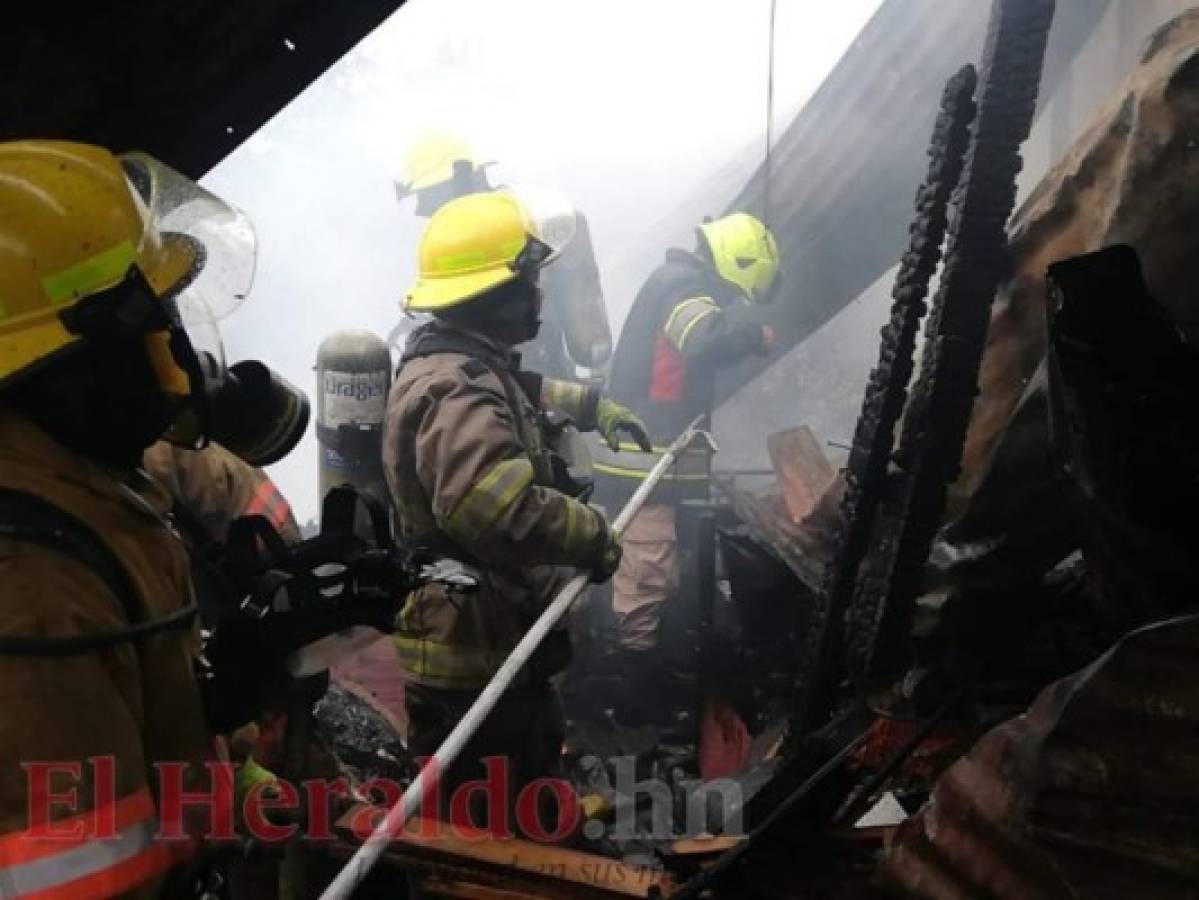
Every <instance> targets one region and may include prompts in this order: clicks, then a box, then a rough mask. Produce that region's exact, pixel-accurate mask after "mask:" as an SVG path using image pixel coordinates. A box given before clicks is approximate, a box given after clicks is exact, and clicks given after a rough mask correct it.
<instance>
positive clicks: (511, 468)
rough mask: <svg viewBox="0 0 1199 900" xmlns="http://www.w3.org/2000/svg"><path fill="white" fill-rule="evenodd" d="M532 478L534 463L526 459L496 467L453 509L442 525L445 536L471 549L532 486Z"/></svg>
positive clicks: (519, 458)
mask: <svg viewBox="0 0 1199 900" xmlns="http://www.w3.org/2000/svg"><path fill="white" fill-rule="evenodd" d="M533 477H534V476H533V464H532V463H531V462H530V461H529V458H528V457H527V456H521V457H517V458H515V459H506V460H504V461H503V462H501V463H498V464H496V465H495V466H494V467H492V469H491V471H490V472H488V473H487V474H486V475H484V476H483V477H482V478H481V479H480V480H479V482H478V484H476V485H475V486H474V487H473V488H471V489H470V491H469V493H467V495H466V496H465V497H463V498H462V499H461V500H460V501H459V502H458V505H457V506H456V507H454V511H453V512H451V513H450V515H449V517H448V518H447V519H446V521H445V522H444V524H443V526H442V527H443V528H444V530H445V532H446V534H448V535H449V536H450V537H451V538H452V539H453V540H455V541H458V542H459V543H460V544H463V545H465V546H468V547H469V546H470V545H471V544H472V543H473V541H474V540H477V539H478V537H479V536H480V535H482V534H485V533H487V532H488V531H490V530H491V528H492V526H494V525H495V523H496V521H497V520H498V519H499V517H500V516H502V515H503V514H504V512H505V511H506V510H507V509H508V507H509V506H511V505H512V504H513V503H515V502H516V500H517V498H519V497H520V495H521V494H522V493H523V492H524V491H525V490H526V489H527V488H528V487H529V486H530V485H531V484H532V483H533Z"/></svg>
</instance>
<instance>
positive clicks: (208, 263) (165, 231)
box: [121, 153, 258, 321]
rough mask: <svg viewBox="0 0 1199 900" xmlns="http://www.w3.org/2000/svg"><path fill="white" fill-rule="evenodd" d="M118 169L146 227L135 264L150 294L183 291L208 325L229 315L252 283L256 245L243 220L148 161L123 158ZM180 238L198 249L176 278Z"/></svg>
mask: <svg viewBox="0 0 1199 900" xmlns="http://www.w3.org/2000/svg"><path fill="white" fill-rule="evenodd" d="M121 164H122V166H123V167H124V169H125V174H126V176H127V177H128V178H129V182H130V184H131V185H133V187H134V189H135V194H136V197H137V198H138V200H140V206H141V211H142V214H143V216H144V221H145V225H146V228H145V230H144V232H143V238H142V245H141V246H140V247H138V265H139V266H140V267H141V269H142V271H143V272H145V273H146V277H147V278H148V279H149V280H150V282H151V284H153V285H154V288H155V290H157V291H158V292H159V294H160V295H164V294H167V293H173V294H179V293H180V291H181V290H182V289H183V288H186V290H187V292H188V294H189V295H191V296H192V297H193V298H195V300H196V301H198V302H199V303H200V305H201V307H202V308H203V309H205V310H206V311H207V312H206V314H207V315H208V316H210V317H211V318H212V319H213V320H214V321H217V320H220V319H223V318H224V317H225V316H227V315H229V314H230V313H231V312H233V310H235V309H236V308H237V307H238V306H239V305H241V303H242V302H243V301H244V300H245V299H246V297H247V295H248V294H249V292H250V287H251V285H253V283H254V270H255V266H256V264H257V258H258V242H257V238H256V236H255V234H254V226H253V225H252V224H251V223H250V220H249V218H247V217H246V215H245V213H243V212H242V211H241V210H239V209H237V208H236V207H234V206H232V205H230V204H228V203H226V202H225V201H224V200H222V199H221V198H219V197H217V196H216V195H215V194H212V193H210V192H209V191H206V190H205V189H204V188H202V187H201V186H200V185H198V184H196V183H195V182H194V181H192V180H191V179H190V178H188V177H187V176H185V175H182V174H180V173H179V172H176V171H175V170H174V169H172V168H171V167H170V166H167V165H164V164H163V163H161V162H159V161H158V160H156V159H154V158H153V157H150V156H146V155H145V154H143V153H127V154H124V155H123V156H122V157H121ZM180 236H182V238H185V239H187V242H188V243H190V244H191V245H192V247H193V248H199V255H198V257H197V258H196V259H194V260H193V261H192V264H191V265H189V266H188V267H187V268H186V272H185V273H184V274H183V275H182V276H180V272H181V270H182V269H183V268H184V267H183V266H182V265H181V262H180V259H179V256H178V250H179V247H180V246H181V245H182V243H183V242H182V241H181V239H180Z"/></svg>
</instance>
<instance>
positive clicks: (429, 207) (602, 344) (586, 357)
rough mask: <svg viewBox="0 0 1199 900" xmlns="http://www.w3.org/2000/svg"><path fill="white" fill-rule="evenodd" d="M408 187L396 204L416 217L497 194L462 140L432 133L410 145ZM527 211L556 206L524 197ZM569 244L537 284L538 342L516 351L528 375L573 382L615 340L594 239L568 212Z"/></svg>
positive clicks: (595, 365) (555, 198)
mask: <svg viewBox="0 0 1199 900" xmlns="http://www.w3.org/2000/svg"><path fill="white" fill-rule="evenodd" d="M404 169H405V180H404V181H403V182H402V183H399V184H398V185H397V194H398V196H399V197H400V198H401V199H404V198H406V197H408V196H409V195H412V196H415V198H416V207H415V213H416V215H418V216H421V217H428V216H431V215H433V214H434V213H435V212H437V210H439V209H440V208H441V207H442V206H444V205H445V204H446V203H448V202H449V201H450V200H453V199H454V198H456V197H462V196H465V195H467V194H472V193H477V192H482V191H490V190H497V189H500V190H502V188H497V187H496V186H494V185H492V184H491V182H490V179H489V178H488V175H487V168H486V164H485V163H483V162H482V161H480V159H479V158H478V156H477V154H476V153H475V150H474V148H473V147H471V145H470V144H469V143H467V142H466V141H465V140H463V139H462V138H461V137H459V136H456V135H453V134H446V133H432V134H428V135H425V136H424V137H423V138H421V139H420V140H417V141H415V142H414V143H413V144H412V146H411V147H410V148H409V150H408V153H407V155H406V158H405V160H404ZM522 193H523V194H524V202H525V203H526V204H528V203H529V201H530V200H531V199H532V195H533V194H534V193H537V194H539V195H540V198H539V199H543V200H544V201H545V202H548V203H561V202H563V201H562V198H561V197H560V195H557V194H555V193H554V192H552V191H537V192H534V191H531V190H528V189H525V190H523V191H522ZM569 228H570V230H571V232H572V233H573V237H572V238H571V239H570V240H569V242H567V241H562V240H559V241H558V243H559V244H562V245H563V247H562V252H561V253H560V254H559V256H558V257H557V259H556V261H555V263H554V266H553V267H552V268H550V269H547V270H546V271H545V273H544V274H543V276H542V282H541V287H542V290H543V291H544V293H545V295H546V297H548V298H549V300H550V302H549V303H548V304H547V305H546V309H545V311H544V321H543V322H542V325H541V331H540V332H539V334H538V336H537V337H536V338H535V339H533V340H531V341H529V342H527V343H526V344H525V345H524V346H522V347H521V351H522V355H523V358H524V361H525V364H526V365H527V366H528V367H529V368H530V369H532V370H533V371H536V372H540V373H541V374H543V375H548V376H553V377H555V378H562V379H572V378H574V377H575V367H576V366H581V367H583V368H585V369H589V370H592V371H593V372H594V371H596V370H598V369H599V368H600V367H601V366H602V365H603V364H604V363H605V362H607V361H608V358H609V357H610V356H611V354H612V333H611V329H610V328H609V325H608V314H607V310H606V308H605V306H604V296H603V290H602V288H601V286H600V278H599V268H598V266H597V265H596V261H595V251H594V249H593V247H592V243H591V231H590V228H589V227H588V225H587V219H586V217H585V216H583V214H582V213H578V212H572V216H571V217H570V221H569Z"/></svg>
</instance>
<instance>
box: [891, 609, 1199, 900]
mask: <svg viewBox="0 0 1199 900" xmlns="http://www.w3.org/2000/svg"><path fill="white" fill-rule="evenodd" d="M881 876H882V879H883V881H884V882H885V884H886V885H887V886H888V887H889V888H890V889H891V890H893V891H894V892H895V893H897V894H900V895H903V896H909V897H927V898H937V900H956V898H961V900H967V898H975V897H982V896H985V897H993V898H997V900H1008V898H1010V900H1017V898H1019V900H1057V898H1062V897H1086V898H1088V900H1108V898H1111V900H1115V898H1127V897H1137V898H1154V900H1157V898H1161V900H1173V898H1179V900H1182V898H1184V897H1185V898H1194V896H1195V886H1196V884H1199V616H1191V617H1187V618H1184V619H1176V620H1172V621H1169V622H1165V623H1161V624H1157V625H1153V626H1150V627H1148V628H1145V629H1142V630H1140V631H1137V632H1134V633H1133V634H1131V635H1129V636H1128V637H1126V638H1125V639H1124V640H1122V641H1121V642H1120V643H1119V644H1118V645H1117V646H1116V647H1114V648H1113V649H1112V650H1111V651H1109V652H1108V653H1107V654H1105V655H1104V656H1103V657H1102V658H1100V659H1099V660H1098V661H1096V662H1095V663H1093V664H1092V665H1091V666H1089V667H1088V668H1086V669H1084V670H1083V671H1081V672H1079V673H1078V674H1076V675H1074V676H1071V677H1070V678H1067V679H1065V680H1063V681H1060V682H1057V683H1056V684H1052V685H1050V686H1049V687H1047V688H1045V690H1044V691H1042V693H1041V695H1040V696H1039V697H1038V698H1037V700H1036V701H1035V702H1034V703H1033V705H1032V706H1031V707H1030V708H1029V710H1028V712H1027V713H1026V714H1024V715H1022V716H1019V717H1018V718H1016V719H1013V720H1011V721H1009V722H1006V723H1005V724H1003V725H1001V726H999V727H998V728H996V729H994V730H993V731H991V732H990V733H989V734H987V735H986V736H984V737H983V738H982V739H981V740H980V741H979V742H978V743H977V744H976V745H975V746H974V748H973V749H972V750H971V751H970V752H969V753H968V754H967V755H966V756H965V757H963V758H962V759H961V760H959V761H958V762H957V763H956V764H954V766H953V767H951V768H950V769H949V770H948V771H947V772H946V773H945V774H944V775H943V776H942V777H941V779H940V780H939V781H938V782H937V785H936V788H935V789H934V791H933V796H932V799H931V800H930V802H929V803H928V804H927V805H926V806H925V807H924V808H923V809H922V810H921V811H920V812H919V813H918V814H917V815H916V816H914V817H913V818H912V819H910V820H909V821H907V822H905V823H904V824H903V825H902V826H900V828H899V831H898V832H897V834H896V836H895V839H894V842H893V844H892V846H891V848H890V850H889V852H888V853H887V856H886V859H885V861H884V863H883V866H882V870H881Z"/></svg>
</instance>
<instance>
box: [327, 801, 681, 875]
mask: <svg viewBox="0 0 1199 900" xmlns="http://www.w3.org/2000/svg"><path fill="white" fill-rule="evenodd" d="M384 815H386V811H385V810H383V809H381V808H380V807H375V806H371V805H369V804H358V805H357V806H355V807H352V808H351V809H350V810H349V811H348V812H346V814H345V815H343V816H342V817H341V818H340V819H338V821H337V824H336V826H335V828H336V829H337V831H338V833H339V834H340V835H342V836H343V838H345V839H346V840H350V841H353V842H356V843H360V842H361V841H362V839H363V837H364V836H365V835H366V834H367V833H369V831H371V830H373V829H374V828H375V826H376V825H377V824H378V823H379V822H380V821H381V820H382V818H383V816H384ZM392 848H393V849H394V851H395V852H396V853H399V854H402V855H416V856H419V857H421V858H425V857H429V858H444V859H446V860H447V861H449V862H451V863H454V862H456V863H458V864H462V863H464V862H466V863H470V864H473V865H474V866H476V867H490V868H491V869H492V871H493V872H494V871H496V870H498V871H502V872H507V873H512V874H514V875H521V876H531V877H535V878H544V879H547V880H549V881H551V882H559V883H567V884H573V885H578V886H579V888H581V889H586V890H587V892H588V893H591V892H599V893H600V894H602V895H607V896H619V897H645V898H648V897H651V896H657V895H658V894H659V893H660V894H665V895H667V896H669V894H670V892H671V890H673V888H674V880H673V878H672V877H671V876H670V874H669V873H667V872H663V871H660V870H653V869H649V868H646V867H642V866H629V865H625V864H623V863H621V862H619V861H617V860H614V859H609V858H608V857H605V856H595V855H593V854H590V853H582V852H579V851H577V850H568V849H565V848H562V847H555V846H551V845H549V844H537V843H533V842H532V841H525V840H520V839H517V838H496V837H493V836H492V835H490V834H489V833H487V832H485V831H481V830H477V829H470V828H465V827H461V826H456V825H447V824H445V823H442V822H432V821H430V820H427V819H426V820H422V819H415V820H413V821H412V822H409V823H408V825H406V826H405V827H404V830H403V831H402V832H401V833H400V834H399V835H397V836H396V838H395V839H394V840H393V841H392ZM581 893H582V892H581V891H580V894H581ZM538 896H541V895H538Z"/></svg>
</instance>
